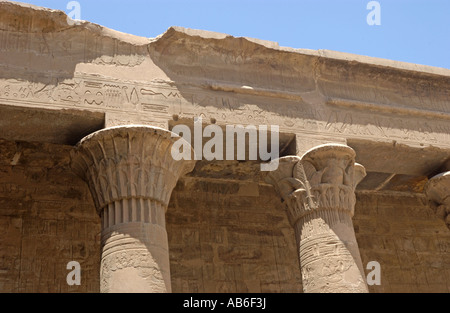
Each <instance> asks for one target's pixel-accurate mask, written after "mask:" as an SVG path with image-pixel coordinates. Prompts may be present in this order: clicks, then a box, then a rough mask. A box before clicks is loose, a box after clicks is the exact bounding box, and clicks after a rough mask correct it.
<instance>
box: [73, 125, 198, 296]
mask: <svg viewBox="0 0 450 313" xmlns="http://www.w3.org/2000/svg"><path fill="white" fill-rule="evenodd" d="M172 135H173V134H172V133H170V132H169V131H166V130H163V129H159V128H154V127H148V126H128V127H113V128H108V129H105V130H101V131H98V132H96V133H94V134H92V135H89V136H87V137H85V138H84V139H83V140H82V141H81V142H80V143H79V144H78V145H77V147H76V148H75V150H74V151H73V155H72V169H73V170H74V172H75V173H77V174H78V175H79V176H80V177H82V178H83V179H84V180H86V182H87V183H88V185H89V187H90V189H91V193H92V196H93V198H94V202H95V205H96V208H97V212H98V213H99V215H100V217H101V220H102V249H103V250H102V263H101V274H100V279H101V284H100V290H101V292H112V293H123V292H152V293H157V292H171V291H172V287H171V281H170V265H169V247H168V240H167V232H166V225H165V213H166V210H167V206H168V204H169V199H170V196H171V194H172V190H173V188H174V187H175V186H176V184H177V181H178V178H179V177H181V176H183V175H185V174H187V173H188V172H190V171H192V169H193V168H194V165H195V161H183V160H182V161H176V160H174V158H172V146H173V144H174V142H175V141H177V140H180V138H178V137H172Z"/></svg>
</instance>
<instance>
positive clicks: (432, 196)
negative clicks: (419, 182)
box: [425, 172, 450, 229]
mask: <svg viewBox="0 0 450 313" xmlns="http://www.w3.org/2000/svg"><path fill="white" fill-rule="evenodd" d="M425 194H426V195H427V198H428V202H429V205H430V207H431V208H432V209H433V210H434V212H435V213H436V215H437V216H438V217H439V218H441V219H443V220H444V221H445V223H446V224H447V227H448V228H449V229H450V172H445V173H441V174H439V175H436V176H434V177H433V178H431V179H430V180H429V181H428V183H427V185H426V186H425Z"/></svg>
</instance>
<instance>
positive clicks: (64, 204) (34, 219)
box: [0, 140, 100, 292]
mask: <svg viewBox="0 0 450 313" xmlns="http://www.w3.org/2000/svg"><path fill="white" fill-rule="evenodd" d="M70 149H71V147H69V146H56V145H48V144H31V143H20V144H19V143H14V142H8V141H4V140H0V292H72V291H74V292H98V291H99V282H98V280H99V260H100V242H99V240H100V239H99V234H100V223H99V218H98V217H97V216H96V213H95V210H94V208H93V202H92V199H91V195H90V192H89V189H88V188H87V185H86V184H85V183H84V182H83V181H81V180H80V179H79V178H78V177H77V176H76V175H75V174H73V173H72V171H71V170H70V169H69V166H68V164H69V152H70ZM17 152H18V153H20V157H18V156H19V154H17V155H16V153H17ZM14 161H15V162H14ZM16 162H17V165H12V164H15V163H16ZM70 261H78V262H79V263H80V265H81V268H82V273H81V275H82V285H81V286H80V287H69V286H68V285H67V283H66V276H67V274H68V273H69V272H70V271H68V270H66V266H67V263H68V262H70Z"/></svg>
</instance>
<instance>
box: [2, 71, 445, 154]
mask: <svg viewBox="0 0 450 313" xmlns="http://www.w3.org/2000/svg"><path fill="white" fill-rule="evenodd" d="M184 89H186V88H185V87H183V91H180V90H178V89H177V88H176V87H174V86H173V84H172V85H171V84H169V83H167V82H154V83H142V82H132V81H120V80H113V79H106V78H103V77H97V76H92V75H81V74H78V75H77V76H76V77H75V78H73V79H69V80H64V81H57V80H53V81H49V82H48V83H45V84H44V83H41V82H33V81H21V80H16V79H5V80H0V102H1V103H2V104H7V105H20V106H23V105H26V106H33V107H44V108H58V109H61V108H65V109H70V108H73V109H87V110H94V111H101V112H107V113H117V114H115V115H114V116H115V117H114V118H111V119H110V121H109V122H108V123H107V124H108V126H114V125H124V124H125V123H126V122H127V121H128V120H129V122H130V123H133V124H134V123H145V124H147V123H155V122H156V124H154V125H155V126H159V127H162V126H164V127H165V128H167V122H168V121H169V120H171V119H172V117H173V116H174V115H177V116H179V117H181V118H194V117H202V118H204V119H205V120H206V121H209V120H210V119H214V120H216V121H217V123H218V124H222V125H224V124H232V125H233V124H234V125H236V124H243V125H278V126H280V130H281V131H284V132H290V133H297V134H304V135H306V136H317V135H319V134H320V135H323V134H330V135H332V137H334V138H339V137H342V138H356V139H368V140H380V139H381V140H386V141H392V140H395V141H397V142H399V143H405V144H410V145H414V146H428V145H433V146H436V147H442V148H450V123H449V121H448V120H447V119H446V118H442V119H437V118H433V119H431V118H429V117H423V118H422V117H420V116H411V117H406V116H404V115H402V116H400V115H395V114H391V115H388V114H381V113H380V114H378V113H372V112H365V111H362V110H352V109H349V108H347V109H346V108H338V107H334V106H329V105H326V104H325V103H308V102H305V101H301V100H297V101H294V100H286V99H279V98H275V97H260V96H249V95H245V96H242V95H236V94H233V93H229V92H222V91H206V90H202V89H199V88H190V89H187V91H184ZM122 112H123V113H124V114H119V113H122ZM133 114H134V115H135V116H139V118H138V119H136V117H133V118H131V116H132V115H133Z"/></svg>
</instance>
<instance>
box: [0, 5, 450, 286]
mask: <svg viewBox="0 0 450 313" xmlns="http://www.w3.org/2000/svg"><path fill="white" fill-rule="evenodd" d="M449 86H450V70H448V69H439V68H433V67H428V66H421V65H416V64H406V63H401V62H395V61H389V60H381V59H376V58H369V57H364V56H356V55H350V54H346V53H339V52H333V51H327V50H320V51H312V50H305V49H291V48H285V47H279V46H278V44H277V43H274V42H267V41H263V40H258V39H252V38H235V37H232V36H229V35H225V34H218V33H212V32H207V31H200V30H191V29H184V28H180V27H171V28H169V29H168V30H167V31H166V32H165V33H164V34H162V35H161V36H158V37H157V38H151V39H149V38H142V37H137V36H133V35H128V34H123V33H120V32H116V31H113V30H110V29H107V28H105V27H103V26H100V25H96V24H93V23H89V22H84V21H83V22H76V23H73V25H72V23H71V24H69V23H68V19H67V16H66V15H65V14H64V13H63V12H60V11H55V10H49V9H43V8H39V7H35V6H31V5H27V4H20V3H15V2H11V1H0V134H1V135H0V137H1V138H2V139H0V143H1V144H0V227H1V228H0V229H1V230H2V231H1V232H0V291H5V292H66V291H69V292H72V291H73V292H96V291H98V290H99V286H100V279H99V273H100V264H99V262H98V260H99V259H100V247H101V246H102V245H103V246H104V247H106V248H105V249H106V250H105V251H106V252H108V255H107V256H106V254H105V256H106V259H108V261H106V262H104V263H103V265H104V266H103V267H102V268H103V276H102V278H106V277H109V278H110V279H111V277H112V276H114V275H116V274H117V275H118V276H117V277H116V278H113V279H112V280H111V281H119V280H121V279H122V278H121V277H119V276H121V275H122V274H123V273H125V272H127V273H126V275H125V276H127V277H128V276H133V275H139V273H138V272H139V271H141V274H143V275H144V276H148V277H149V275H150V276H151V275H153V274H155V273H156V274H155V275H156V276H157V277H159V278H160V279H159V282H161V284H160V285H159V286H160V287H161V286H162V285H164V286H170V285H171V286H172V290H173V291H175V292H227V291H228V292H301V291H302V289H303V288H305V290H306V289H308V288H309V287H310V286H311V285H310V282H311V276H310V275H309V276H308V273H306V278H307V279H306V281H305V282H302V281H301V280H302V278H301V275H302V273H301V272H300V270H299V266H298V257H296V254H297V251H296V250H297V246H296V240H295V234H294V233H295V231H294V229H292V227H291V226H290V225H289V224H290V222H291V223H292V222H293V221H299V220H301V219H307V218H308V214H307V213H308V212H305V210H304V209H300V208H306V206H305V204H307V205H309V203H308V201H306V202H305V201H301V200H302V199H306V200H307V199H308V198H307V197H306V198H305V197H304V195H303V194H302V192H299V193H294V195H296V196H298V198H297V200H298V201H297V200H295V201H297V202H295V201H294V200H292V199H291V200H290V201H291V202H292V204H298V205H297V208H298V209H299V210H297V211H295V210H293V211H292V214H291V216H290V218H288V216H287V215H286V214H285V212H283V211H282V210H279V208H280V207H281V206H282V204H281V203H280V197H279V195H277V193H276V192H275V189H274V188H273V187H272V186H270V185H268V184H266V183H265V182H264V179H263V175H262V173H261V172H260V170H259V166H260V162H259V161H249V160H247V161H229V162H228V161H227V162H222V161H214V162H208V161H205V160H202V161H199V162H198V165H197V166H196V168H195V169H194V171H193V172H192V173H190V174H187V175H186V176H185V177H184V178H182V179H180V180H179V181H178V183H177V184H176V179H169V181H170V184H168V185H167V188H168V189H170V188H173V187H175V191H174V192H173V194H172V196H171V197H170V192H165V196H163V195H162V193H161V194H159V196H161V197H159V196H158V195H155V194H154V195H155V197H154V198H155V199H147V198H146V197H145V196H142V195H144V194H145V193H151V194H152V193H156V194H158V192H157V191H156V190H149V189H148V188H147V187H149V186H152V184H145V183H141V184H136V185H129V186H130V188H128V184H125V183H124V182H123V181H121V182H119V181H117V182H114V183H112V184H110V187H111V186H116V187H117V188H115V187H114V188H110V187H108V184H106V185H105V184H104V181H105V180H106V181H108V180H109V182H112V181H114V180H115V179H116V178H126V180H127V181H133V177H130V175H128V174H129V172H127V171H126V170H125V174H124V173H123V171H122V170H124V168H123V167H121V166H115V165H112V163H109V165H110V166H109V167H108V168H110V169H112V168H114V169H115V170H116V173H117V171H119V172H120V171H122V172H121V173H122V174H119V175H115V174H114V171H111V172H108V174H106V175H105V176H104V177H103V178H100V177H99V178H98V179H95V174H94V170H93V169H94V168H96V167H95V166H94V167H91V166H85V167H81V168H83V170H82V171H84V172H86V171H87V170H89V171H90V173H91V176H92V179H91V186H90V187H91V190H92V189H95V188H93V187H94V185H95V184H97V185H99V184H100V186H102V187H101V188H97V190H94V193H89V187H88V186H87V185H86V184H85V183H84V182H83V181H82V180H81V179H79V178H78V177H76V175H74V173H73V172H72V171H71V169H70V166H69V154H70V152H71V151H72V150H73V149H74V148H73V147H70V146H64V145H65V144H74V143H76V142H78V141H79V140H81V139H82V137H84V136H85V135H87V134H89V133H92V132H95V131H98V130H100V129H102V128H104V127H113V126H123V125H147V126H156V127H160V128H162V129H166V130H171V129H172V127H173V126H174V125H176V124H180V123H181V124H183V123H186V124H187V125H191V124H192V121H193V118H195V117H202V118H203V121H204V123H205V125H208V124H216V125H219V126H221V127H222V128H223V127H225V126H226V125H237V124H242V125H244V126H248V125H278V126H279V127H280V149H279V150H280V156H286V155H304V154H305V153H306V152H307V151H308V150H310V149H312V148H314V147H317V146H319V145H322V144H330V143H339V144H343V145H348V146H349V147H351V148H353V149H354V150H355V151H356V159H355V161H356V162H358V163H361V164H364V166H365V168H366V170H367V176H366V177H365V178H364V180H363V181H362V182H361V183H360V184H359V185H358V188H357V191H356V196H357V198H355V197H354V196H352V194H354V186H353V185H352V184H350V185H352V186H350V185H349V184H348V182H349V181H353V183H355V186H356V182H357V181H358V180H359V179H355V176H353V178H352V177H351V176H352V175H351V173H352V172H353V171H354V173H353V175H355V174H356V172H357V171H356V169H357V168H360V167H357V166H355V167H354V169H351V168H349V172H348V173H347V172H346V174H344V175H343V176H342V178H343V181H345V183H343V184H337V185H343V186H346V187H343V188H340V189H339V188H336V187H330V186H328V185H333V184H334V185H336V183H337V181H336V180H333V179H331V178H330V177H340V176H339V175H338V174H337V173H338V172H339V171H340V169H342V166H341V165H342V164H341V165H339V162H338V161H336V160H334V161H330V162H334V163H335V166H333V167H332V168H333V171H334V174H332V175H331V176H330V175H329V176H330V177H328V178H327V175H328V174H330V173H328V174H327V175H325V176H322V178H324V179H325V180H326V181H327V180H329V182H332V183H333V184H326V183H323V184H322V183H320V184H318V185H317V186H315V187H312V189H311V190H312V193H313V195H314V196H315V197H316V198H312V199H316V200H317V201H318V203H317V204H318V205H320V206H323V207H326V206H331V207H333V209H332V210H331V211H333V210H334V211H333V212H336V208H340V209H339V210H337V211H338V213H337V217H338V218H339V220H341V219H342V220H343V221H345V223H341V224H346V228H345V229H346V231H345V232H341V233H339V231H338V230H336V229H335V231H336V234H342V233H346V234H347V235H348V234H350V235H349V236H350V237H351V238H350V237H348V238H347V237H346V238H347V239H348V241H349V242H351V243H352V244H353V247H356V246H355V245H354V243H355V242H356V241H355V240H354V238H353V235H351V233H352V229H353V228H354V229H355V235H356V240H357V241H358V245H359V248H360V249H359V252H358V253H356V252H355V251H356V250H357V249H356V248H354V249H353V250H352V249H350V250H351V251H352V252H351V253H350V254H351V255H352V256H356V255H357V254H360V255H361V258H362V266H363V267H364V266H365V265H366V264H367V263H369V262H370V261H378V262H379V263H380V264H381V273H382V280H381V281H382V285H381V286H369V290H370V291H371V292H402V291H403V292H433V291H439V292H449V291H450V290H449V287H448V286H449V285H450V276H449V275H450V270H449V267H450V264H449V263H448V259H449V253H450V252H449V247H448V242H450V238H449V231H448V228H447V227H446V226H445V223H443V222H442V219H441V218H439V217H437V216H436V214H435V212H433V209H435V211H436V212H437V213H438V215H439V216H440V217H443V218H444V219H448V216H447V217H446V216H445V214H447V213H448V212H447V213H445V214H443V212H444V211H445V210H444V209H443V207H442V203H446V202H445V201H446V200H445V199H444V198H442V197H441V196H440V195H439V196H438V195H437V194H436V193H435V192H433V191H431V190H433V189H434V187H433V188H431V189H430V188H427V187H426V184H427V182H428V180H429V178H431V177H433V176H434V175H435V174H437V173H443V172H447V171H449V170H450V167H449V164H450V163H449V162H450V161H449V156H450V126H449V120H450V107H449V105H448V104H449V101H450V88H449ZM147 148H148V147H146V149H147ZM94 150H95V148H94ZM111 150H113V149H111ZM95 151H96V153H97V155H99V156H100V155H101V153H100V151H99V150H95ZM119 155H121V154H120V153H119ZM351 155H352V154H351ZM123 156H124V158H125V159H126V157H125V155H123ZM332 159H333V157H332V158H331V160H332ZM293 160H294V161H296V160H297V159H296V158H294V159H293ZM138 161H139V159H136V162H137V163H139V162H138ZM105 163H107V162H106V161H105ZM113 163H114V162H113ZM294 163H295V162H294ZM310 163H311V164H314V166H318V167H320V166H324V165H323V164H319V163H317V160H316V159H315V157H314V155H313V158H312V159H310ZM130 164H131V163H130ZM97 165H100V164H97ZM103 165H104V164H103ZM111 166H112V167H111ZM100 167H101V166H100ZM137 167H138V168H139V166H137ZM105 168H107V167H105ZM79 169H80V168H79ZM98 169H99V168H98ZM171 169H174V168H171ZM307 169H308V168H305V171H306V172H305V175H310V177H309V178H308V179H312V180H313V181H314V180H315V178H317V177H319V176H320V175H319V173H316V172H314V171H311V172H310V173H309V172H308V171H307ZM360 169H361V168H360ZM137 170H138V171H139V170H141V169H140V168H139V169H137ZM333 171H331V172H333ZM126 173H128V174H126ZM153 174H155V173H153ZM290 174H292V172H291V173H290ZM322 174H323V173H322ZM121 175H122V176H121ZM150 176H151V175H150ZM291 176H292V175H291ZM437 179H438V180H439V178H437ZM436 181H437V180H436V179H431V180H430V182H428V186H433V184H434V183H433V182H436ZM102 184H103V185H102ZM175 184H176V186H175ZM295 184H296V183H295ZM295 184H294V185H295ZM125 185H126V187H125ZM132 186H136V187H137V186H140V187H142V193H138V192H137V189H136V188H135V189H133V187H132ZM169 187H170V188H169ZM150 189H151V188H150ZM163 189H164V188H163ZM288 189H289V188H288ZM438 189H439V188H438ZM444 189H445V188H444ZM161 190H162V189H161ZM161 190H160V191H161ZM427 190H428V192H426V191H427ZM341 191H342V199H341V197H340V196H341ZM327 192H328V193H330V195H333V194H334V195H337V194H338V192H339V197H336V196H335V197H334V198H333V197H331V198H330V199H328V197H327ZM424 192H426V194H428V195H429V197H428V198H429V199H432V201H431V208H430V207H429V205H428V204H427V203H428V199H426V197H425V193H424ZM118 193H121V196H119V197H116V196H117V194H118ZM314 193H315V194H314ZM92 194H94V195H95V196H94V197H93V198H92ZM169 197H170V200H169ZM136 199H139V203H138V201H137V200H136ZM93 200H94V201H93ZM141 200H142V203H141ZM130 201H131V203H130ZM133 201H134V202H133ZM138 204H139V207H140V208H143V210H141V211H140V212H141V213H142V212H144V213H145V212H146V209H148V212H149V215H146V214H144V216H143V218H142V215H139V214H137V211H136V216H135V217H136V218H137V216H140V217H141V218H142V220H143V221H139V222H135V223H132V219H133V218H134V217H133V214H131V216H130V215H129V214H128V215H127V214H124V212H126V210H127V208H128V209H129V208H130V207H133V206H134V207H136V206H138ZM158 204H159V205H158ZM354 206H356V209H355V211H353V208H354ZM167 207H168V208H169V209H168V212H167V231H168V234H167V235H168V238H167V239H164V238H163V237H165V236H166V235H165V230H163V226H162V225H164V224H165V222H163V221H164V219H165V214H164V212H165V209H166V208H167ZM95 209H97V210H98V211H100V214H102V216H103V219H102V220H101V219H100V218H99V217H98V215H97V214H95ZM110 210H111V211H112V212H113V214H110ZM128 212H130V211H129V210H128ZM131 212H132V211H131ZM150 212H154V213H155V214H154V215H152V214H150ZM116 213H117V216H116ZM295 213H300V214H297V215H295ZM353 213H354V215H353ZM305 214H306V215H305ZM333 214H334V213H333ZM333 214H332V215H333ZM351 216H354V218H353V222H354V227H353V226H352V225H351V222H352V220H351ZM116 217H117V218H116ZM146 217H147V218H148V221H150V220H152V221H156V223H155V224H152V223H145V219H146ZM335 217H336V214H334V215H333V216H331V215H330V216H328V217H327V216H320V218H321V219H323V220H327V221H328V222H330V220H333V219H334V218H335ZM127 218H128V219H129V220H127ZM116 221H123V222H127V223H121V224H120V225H115V223H116ZM101 223H103V236H101V235H100V233H101V229H102V228H101V225H102V224H101ZM125 224H126V225H127V226H126V227H125V226H124V225H125ZM147 224H151V225H153V226H151V227H148V226H146V225H147ZM330 224H333V223H332V222H330ZM158 225H159V226H158ZM297 225H299V222H297ZM110 226H111V227H110ZM122 226H124V228H123V229H122ZM105 227H107V228H105ZM312 229H313V232H316V231H317V230H318V229H320V228H319V227H313V228H312ZM331 229H333V227H331ZM297 232H298V233H301V231H300V230H297ZM142 237H145V238H147V239H149V238H160V240H159V241H158V242H159V243H160V244H159V245H158V244H156V246H155V249H153V248H151V249H150V250H152V249H153V250H152V251H151V253H150V252H149V247H152V245H153V242H152V241H151V240H150V239H149V240H148V241H145V240H143V241H142V242H144V241H145V242H147V243H149V244H148V245H147V246H146V245H145V244H144V245H143V244H142V242H137V241H136V238H142ZM300 237H301V236H300ZM341 237H342V236H341ZM344 237H345V236H344ZM333 238H334V237H333ZM147 239H146V240H147ZM334 239H336V238H334ZM347 239H346V240H347ZM101 240H103V241H101ZM123 241H126V242H129V243H130V246H133V245H134V246H136V245H138V246H139V249H141V250H140V251H141V252H139V253H138V254H132V253H130V254H128V253H127V252H125V254H121V253H122V251H121V252H120V253H119V252H117V253H116V252H115V250H114V249H115V248H116V247H120V246H121V244H120V243H121V242H123ZM164 242H165V243H164ZM167 242H168V243H167ZM340 247H343V246H340ZM343 249H344V248H343ZM119 250H120V249H119ZM306 250H307V249H306ZM350 250H349V251H350ZM339 251H341V250H339ZM342 251H343V250H342ZM321 253H322V250H320V249H319V254H321ZM150 255H151V256H150ZM158 258H159V259H164V261H163V262H162V263H163V264H164V266H163V267H164V270H163V271H159V274H158V273H157V272H158V271H156V272H153V271H152V269H153V268H155V267H158V266H156V265H155V264H156V263H158V262H159V261H158V260H156V259H158ZM106 259H105V260H106ZM73 260H76V261H79V262H80V263H81V266H82V273H83V276H82V285H81V286H72V287H69V286H68V285H67V284H66V282H65V278H66V275H67V271H66V265H67V263H68V262H70V261H73ZM348 260H349V261H351V260H350V258H348ZM354 260H355V259H354ZM330 261H333V259H332V258H330ZM169 262H170V272H171V277H170V276H168V273H169V270H168V268H169ZM358 266H359V265H358ZM329 268H331V267H329ZM329 268H328V269H329ZM159 269H160V270H161V268H159ZM359 269H361V266H359ZM363 270H364V269H363ZM119 272H120V273H119ZM150 272H151V273H150ZM362 272H363V271H361V270H360V273H361V276H364V275H362ZM149 273H150V274H149ZM303 274H305V273H303ZM158 275H159V276H158ZM156 276H154V277H156ZM319 276H320V275H316V278H317V277H319ZM325 276H326V275H325ZM169 277H170V278H169ZM313 279H314V277H313ZM162 281H164V283H162ZM322 282H324V283H326V282H325V281H322ZM322 282H321V283H322ZM103 286H106V285H105V283H103ZM119 287H121V288H126V289H127V290H133V288H138V289H139V288H140V287H139V286H138V285H133V286H127V285H125V284H122V285H120V286H119ZM108 288H109V289H110V290H111V288H113V289H114V288H116V287H115V286H112V285H111V286H109V287H105V289H108ZM144 288H145V287H144ZM164 288H166V287H161V288H159V289H158V288H157V289H158V291H159V290H163V289H164ZM153 291H155V290H153ZM166 291H167V288H166Z"/></svg>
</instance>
